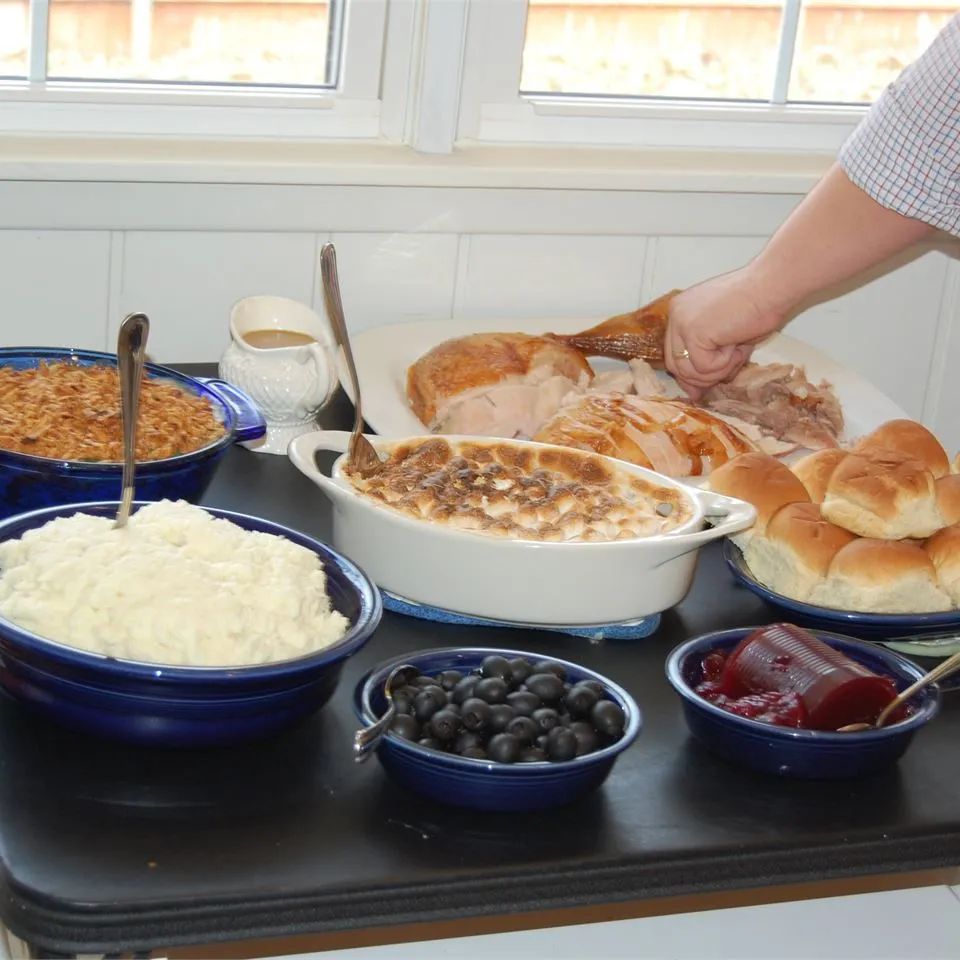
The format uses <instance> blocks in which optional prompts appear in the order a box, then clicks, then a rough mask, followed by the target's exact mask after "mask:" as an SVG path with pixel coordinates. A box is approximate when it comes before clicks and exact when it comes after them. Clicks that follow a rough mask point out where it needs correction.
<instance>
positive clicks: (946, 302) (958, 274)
mask: <svg viewBox="0 0 960 960" xmlns="http://www.w3.org/2000/svg"><path fill="white" fill-rule="evenodd" d="M958 248H960V245H958ZM938 334H939V336H938V338H937V341H936V344H935V348H934V362H933V364H932V367H931V371H930V386H929V388H928V390H927V404H926V410H925V421H926V422H927V423H929V424H930V427H931V428H932V429H933V430H934V431H935V432H936V434H937V436H938V437H940V439H941V442H942V443H944V444H945V446H946V447H947V449H948V450H949V451H950V453H951V454H954V453H956V452H957V451H958V450H960V378H958V377H957V375H956V371H957V369H958V368H960V257H958V258H956V259H950V260H949V261H948V263H947V275H946V282H945V284H944V297H943V302H942V304H941V309H940V327H939V330H938Z"/></svg>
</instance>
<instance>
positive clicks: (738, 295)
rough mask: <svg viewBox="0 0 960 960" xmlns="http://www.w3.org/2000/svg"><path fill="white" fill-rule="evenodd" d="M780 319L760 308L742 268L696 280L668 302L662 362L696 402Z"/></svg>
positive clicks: (777, 325)
mask: <svg viewBox="0 0 960 960" xmlns="http://www.w3.org/2000/svg"><path fill="white" fill-rule="evenodd" d="M785 319H786V318H785V317H784V316H783V314H781V313H779V312H777V311H775V310H773V309H770V308H768V307H765V306H764V305H763V301H762V297H761V295H760V292H759V290H758V288H757V284H756V283H755V282H754V281H752V280H751V278H750V276H749V274H748V272H747V270H746V268H744V269H742V270H736V271H734V272H733V273H726V274H723V275H722V276H719V277H714V278H713V279H711V280H706V281H704V282H703V283H699V284H697V285H696V286H694V287H690V288H689V289H688V290H684V291H683V292H682V293H678V294H677V295H676V296H675V297H674V298H673V300H672V301H671V302H670V315H669V320H668V323H667V335H666V341H665V344H664V363H665V365H666V368H667V370H669V371H670V373H672V374H673V375H674V376H675V377H676V378H677V380H678V381H679V383H680V385H681V386H682V387H683V388H684V390H686V391H687V393H688V394H690V396H691V397H692V398H693V399H694V400H696V399H699V397H700V396H701V395H702V394H703V392H704V390H706V389H708V388H709V387H712V386H713V385H714V384H716V383H720V382H722V381H724V380H729V379H730V378H731V377H733V376H734V375H735V374H736V372H737V371H738V370H739V369H740V368H741V367H742V366H743V365H744V364H745V363H746V362H747V360H749V359H750V354H751V352H752V351H753V347H754V345H755V344H756V343H759V342H760V341H761V340H763V339H764V338H765V337H766V336H768V335H769V334H771V333H773V332H774V331H775V330H778V329H779V328H780V327H781V326H782V325H783V322H784V320H785Z"/></svg>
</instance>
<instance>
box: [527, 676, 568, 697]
mask: <svg viewBox="0 0 960 960" xmlns="http://www.w3.org/2000/svg"><path fill="white" fill-rule="evenodd" d="M526 683H527V689H528V690H529V691H530V692H531V693H535V694H536V695H537V696H538V697H539V698H540V699H541V700H542V701H543V702H544V703H556V702H557V701H558V700H559V699H560V698H561V697H562V696H563V681H562V680H561V679H560V678H559V677H558V676H557V675H556V674H554V673H535V674H533V676H531V677H527V681H526Z"/></svg>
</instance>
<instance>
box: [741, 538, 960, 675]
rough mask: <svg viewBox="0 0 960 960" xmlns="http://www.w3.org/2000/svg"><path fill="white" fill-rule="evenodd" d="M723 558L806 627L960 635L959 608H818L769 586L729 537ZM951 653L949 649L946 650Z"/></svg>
mask: <svg viewBox="0 0 960 960" xmlns="http://www.w3.org/2000/svg"><path fill="white" fill-rule="evenodd" d="M723 559H724V560H725V561H726V562H727V566H728V567H729V568H730V572H731V573H732V574H733V576H734V579H736V580H737V581H738V582H739V583H741V584H742V585H743V586H745V587H746V588H747V589H748V590H751V591H752V592H753V593H755V594H756V595H757V596H758V597H762V598H763V599H764V600H766V601H767V603H770V604H772V605H773V606H775V607H779V608H780V609H781V610H786V611H788V612H789V613H790V617H789V618H788V619H789V620H791V621H792V622H794V623H799V624H801V625H802V626H805V627H815V628H817V629H821V630H834V631H837V632H838V633H844V634H849V635H850V636H854V637H861V638H863V639H864V640H882V641H886V640H898V639H899V640H905V639H907V638H909V639H917V640H919V641H920V642H921V643H922V642H923V638H924V637H927V638H928V639H930V640H932V639H933V638H935V637H938V638H939V637H944V636H951V635H955V634H960V610H947V611H945V612H943V613H856V612H855V611H852V610H836V609H834V608H833V607H818V606H814V605H813V604H812V603H803V602H802V601H800V600H791V599H790V597H785V596H783V594H781V593H774V591H773V590H770V589H768V588H767V587H765V586H764V585H763V584H762V583H760V581H759V580H757V578H756V577H754V575H753V574H752V573H751V572H750V568H749V567H748V566H747V564H746V561H745V560H744V559H743V553H742V552H741V551H740V549H739V548H738V547H736V546H734V544H733V543H731V542H730V541H729V540H725V541H724V544H723ZM947 652H948V653H949V652H950V651H947ZM929 655H930V656H934V657H936V656H943V655H944V654H943V652H942V651H938V650H937V649H935V648H933V647H931V650H930V654H929Z"/></svg>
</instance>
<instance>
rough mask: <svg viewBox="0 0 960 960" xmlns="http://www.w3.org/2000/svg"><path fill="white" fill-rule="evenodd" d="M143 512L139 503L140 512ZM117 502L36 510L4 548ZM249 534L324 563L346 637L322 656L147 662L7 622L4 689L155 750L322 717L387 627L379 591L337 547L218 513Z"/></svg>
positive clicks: (16, 522) (1, 644)
mask: <svg viewBox="0 0 960 960" xmlns="http://www.w3.org/2000/svg"><path fill="white" fill-rule="evenodd" d="M141 506H144V504H143V503H140V502H138V503H137V504H135V509H139V507H141ZM116 510H117V503H116V502H111V503H87V504H74V505H71V506H61V507H54V508H50V509H46V510H37V511H35V512H33V513H28V514H23V515H21V516H17V517H12V518H10V519H8V520H5V521H3V522H0V542H2V541H4V540H10V539H16V538H18V537H20V536H21V535H22V534H24V533H25V532H26V531H28V530H33V529H35V528H37V527H40V526H42V525H43V524H45V523H47V522H48V521H50V520H53V519H55V518H57V517H67V516H71V515H72V514H74V513H78V512H80V511H82V512H84V513H91V514H97V515H105V516H113V515H114V514H115V513H116ZM209 512H210V513H212V514H213V515H214V516H217V517H224V518H226V519H228V520H230V521H232V522H233V523H236V524H238V525H239V526H241V527H243V528H244V529H245V530H257V531H262V532H264V533H273V534H278V535H279V536H282V537H285V538H286V539H288V540H291V541H293V542H294V543H297V544H300V545H301V546H304V547H306V548H307V549H308V550H312V551H313V552H314V553H316V554H317V556H319V557H320V559H321V561H322V562H323V565H324V569H325V571H326V575H327V591H328V593H329V594H330V599H331V602H332V604H333V607H334V608H335V609H337V610H339V611H340V613H342V614H343V615H344V616H345V617H347V619H348V620H349V621H350V628H349V630H348V631H347V633H346V635H345V636H344V637H343V638H342V639H341V640H339V641H337V643H335V644H334V645H333V646H330V647H327V648H326V649H324V650H320V651H319V652H317V653H313V654H309V655H308V656H305V657H299V658H297V659H295V660H286V661H282V662H278V663H268V664H260V665H257V666H251V667H228V668H221V667H182V666H169V665H165V664H151V663H140V662H134V661H128V660H118V659H114V658H111V657H105V656H101V655H99V654H96V653H90V652H87V651H85V650H78V649H77V648H75V647H68V646H65V645H63V644H60V643H56V642H54V641H51V640H46V639H44V638H43V637H39V636H37V635H36V634H33V633H30V632H28V631H26V630H22V629H21V628H19V627H18V626H16V625H15V624H13V623H11V622H10V621H9V620H7V619H5V618H3V617H0V685H2V686H3V688H4V689H5V690H6V691H7V692H8V693H9V694H10V695H11V696H13V697H14V698H15V699H17V700H19V701H20V702H21V703H23V704H24V705H26V706H27V707H29V708H31V709H33V710H35V711H37V712H39V713H42V714H44V715H46V716H47V717H49V718H50V719H52V720H54V721H56V722H58V723H61V724H63V725H64V726H67V727H70V728H71V729H73V730H83V731H86V732H88V733H92V734H95V735H97V736H101V737H106V738H109V739H113V740H123V741H127V742H132V743H139V744H146V745H150V746H171V747H187V746H190V747H207V746H213V745H221V744H227V743H236V742H240V741H243V740H249V739H254V738H257V737H262V736H265V735H267V734H271V733H274V732H275V731H278V730H280V729H281V728H283V727H286V726H288V725H289V724H292V723H294V722H296V721H297V720H300V719H301V718H303V717H305V716H306V715H308V714H310V713H312V712H313V711H315V710H317V709H318V708H320V707H321V706H323V704H324V703H326V702H327V700H328V699H329V698H330V695H331V694H332V693H333V691H334V689H335V688H336V686H337V682H338V681H339V679H340V672H341V670H342V669H343V665H344V662H345V661H346V660H347V658H348V657H351V656H353V654H355V653H356V652H357V651H358V650H359V649H360V648H361V647H362V646H363V645H364V644H365V643H366V642H367V640H368V639H369V638H370V635H371V634H372V633H373V631H374V630H375V629H376V627H377V624H378V623H379V622H380V616H381V612H382V607H381V603H380V594H379V591H378V590H377V588H376V587H375V586H374V585H373V584H372V583H371V582H370V581H369V580H368V579H367V577H366V576H365V575H364V573H363V572H362V571H361V570H360V569H359V568H358V567H356V566H355V565H354V564H353V563H352V562H351V561H349V560H347V559H346V558H345V557H343V556H341V555H340V554H338V553H335V552H334V551H333V550H331V549H330V548H329V547H327V546H325V545H324V544H322V543H320V542H319V541H317V540H313V539H311V538H310V537H307V536H304V535H303V534H302V533H298V532H296V531H295V530H290V529H288V528H286V527H283V526H280V525H279V524H276V523H271V522H269V521H267V520H260V519H258V518H256V517H248V516H244V515H243V514H239V513H231V512H229V511H226V510H212V509H211V510H209Z"/></svg>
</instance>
